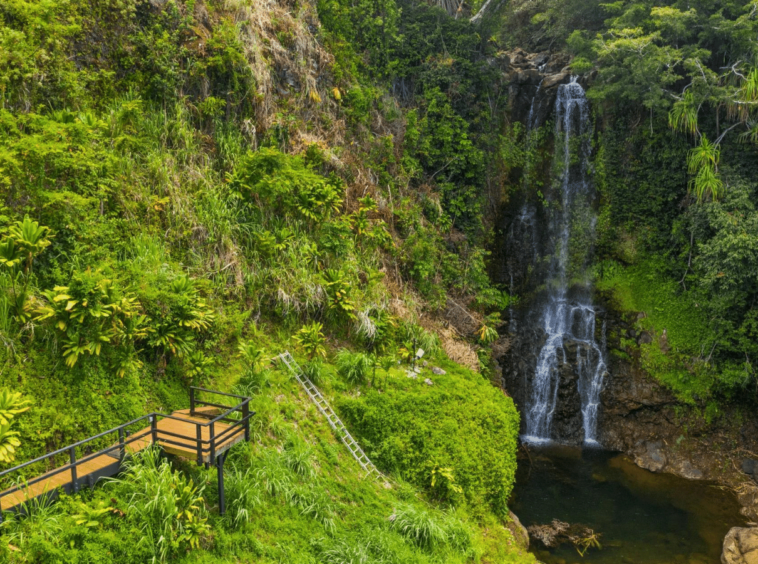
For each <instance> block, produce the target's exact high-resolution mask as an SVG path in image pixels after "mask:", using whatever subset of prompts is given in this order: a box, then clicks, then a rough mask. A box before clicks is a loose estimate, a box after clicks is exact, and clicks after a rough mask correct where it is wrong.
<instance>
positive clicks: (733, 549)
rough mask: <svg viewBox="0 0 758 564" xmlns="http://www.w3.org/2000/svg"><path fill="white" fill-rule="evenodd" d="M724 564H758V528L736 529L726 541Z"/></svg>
mask: <svg viewBox="0 0 758 564" xmlns="http://www.w3.org/2000/svg"><path fill="white" fill-rule="evenodd" d="M721 562H722V564H758V528H756V527H754V528H750V529H744V528H739V527H735V528H733V529H732V530H731V531H729V533H728V534H727V535H726V538H725V539H724V552H723V553H722V555H721Z"/></svg>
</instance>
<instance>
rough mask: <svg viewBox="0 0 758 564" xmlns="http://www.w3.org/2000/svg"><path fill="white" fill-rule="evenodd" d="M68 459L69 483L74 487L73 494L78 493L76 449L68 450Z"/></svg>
mask: <svg viewBox="0 0 758 564" xmlns="http://www.w3.org/2000/svg"><path fill="white" fill-rule="evenodd" d="M68 457H69V460H70V461H71V483H72V484H73V486H74V493H77V492H78V491H79V480H78V479H77V477H76V447H71V448H70V449H68Z"/></svg>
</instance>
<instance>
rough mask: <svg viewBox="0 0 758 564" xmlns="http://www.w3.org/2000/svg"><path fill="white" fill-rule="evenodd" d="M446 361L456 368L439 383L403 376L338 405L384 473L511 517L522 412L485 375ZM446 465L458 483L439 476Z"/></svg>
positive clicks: (448, 366) (440, 496) (451, 499)
mask: <svg viewBox="0 0 758 564" xmlns="http://www.w3.org/2000/svg"><path fill="white" fill-rule="evenodd" d="M444 367H445V369H446V370H447V371H448V374H446V375H437V376H434V377H433V379H434V384H435V385H434V386H431V387H429V386H426V385H424V384H423V382H419V381H415V380H409V379H406V378H401V379H400V380H398V381H396V382H395V383H394V385H393V386H389V387H386V388H385V389H384V390H382V391H381V392H379V391H378V390H376V389H373V388H370V389H368V390H366V391H365V393H362V394H361V395H360V396H359V397H342V398H339V399H338V400H337V401H336V402H335V407H336V408H337V410H338V412H339V414H340V417H342V418H343V420H344V421H345V424H347V425H348V426H349V427H350V431H351V432H352V433H353V434H354V436H355V437H356V439H358V440H359V441H360V442H361V443H362V444H365V445H366V451H367V452H366V454H367V455H368V456H369V457H370V458H371V460H373V461H374V463H375V464H376V465H377V466H378V467H379V468H380V469H382V470H383V471H385V472H388V473H392V474H395V475H397V476H399V477H401V478H403V479H405V480H408V481H409V482H411V483H412V484H414V485H415V486H417V487H420V488H424V489H425V490H426V491H427V492H429V493H430V494H431V495H433V496H435V498H436V499H439V500H441V501H445V502H449V503H458V502H459V501H462V500H463V499H465V500H466V501H467V502H468V505H469V506H470V507H472V508H474V511H481V509H482V508H484V507H485V506H487V505H489V507H490V508H491V509H492V510H493V511H494V512H495V513H496V514H497V515H499V516H501V517H503V516H505V515H507V514H508V507H507V503H508V498H509V496H510V494H511V490H512V488H513V482H514V477H515V470H516V445H517V439H518V429H519V415H518V412H517V411H516V408H515V406H514V404H513V400H511V399H510V398H507V397H505V396H504V395H503V394H502V393H501V392H500V391H499V390H498V389H496V388H494V387H493V386H491V385H490V384H489V382H487V381H485V380H484V379H483V378H482V377H481V376H480V375H479V374H475V373H472V372H468V371H464V370H463V369H460V368H456V367H455V366H454V365H452V364H444ZM420 387H423V392H422V391H421V390H420V389H419V388H420ZM435 469H438V471H437V472H436V473H435V475H434V476H435V477H436V480H435V484H434V486H433V485H432V478H433V474H432V471H433V470H435ZM439 469H445V473H449V475H450V476H454V480H455V481H454V482H451V481H450V480H448V479H447V478H445V477H444V476H442V477H440V476H437V475H438V474H439V473H440V472H439ZM453 485H454V486H455V488H453V487H452V486H453ZM443 486H444V487H443ZM458 487H460V488H461V489H462V493H461V494H459V493H458V492H457V491H456V490H457V488H458Z"/></svg>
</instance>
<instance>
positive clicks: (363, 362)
mask: <svg viewBox="0 0 758 564" xmlns="http://www.w3.org/2000/svg"><path fill="white" fill-rule="evenodd" d="M336 364H337V371H338V372H339V373H340V375H341V376H342V377H343V378H345V380H347V381H348V382H350V383H351V384H362V383H364V382H365V381H366V379H367V378H368V375H369V373H370V372H371V368H372V366H373V362H372V361H371V358H370V357H369V356H368V355H366V354H363V353H361V352H355V353H354V352H350V351H348V350H346V349H342V350H341V351H339V352H338V353H337V358H336Z"/></svg>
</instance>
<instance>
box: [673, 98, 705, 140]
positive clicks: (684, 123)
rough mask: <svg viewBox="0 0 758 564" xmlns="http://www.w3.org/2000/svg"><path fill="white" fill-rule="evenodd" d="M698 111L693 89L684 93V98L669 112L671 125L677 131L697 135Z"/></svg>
mask: <svg viewBox="0 0 758 564" xmlns="http://www.w3.org/2000/svg"><path fill="white" fill-rule="evenodd" d="M697 111H698V107H697V104H696V103H695V96H694V95H693V94H692V91H691V90H688V91H687V92H685V94H684V98H683V99H682V100H679V101H678V102H677V103H676V104H674V107H673V108H672V109H671V112H669V127H671V129H674V130H676V131H681V132H684V133H689V134H690V135H695V134H696V133H697V131H698V128H697V121H698V120H697Z"/></svg>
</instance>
